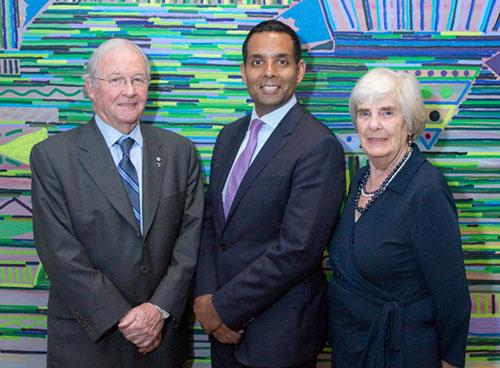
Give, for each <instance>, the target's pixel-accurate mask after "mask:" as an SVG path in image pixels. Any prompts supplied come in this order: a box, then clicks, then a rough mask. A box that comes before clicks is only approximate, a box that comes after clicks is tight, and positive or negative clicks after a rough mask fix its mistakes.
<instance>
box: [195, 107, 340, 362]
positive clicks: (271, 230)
mask: <svg viewBox="0 0 500 368" xmlns="http://www.w3.org/2000/svg"><path fill="white" fill-rule="evenodd" d="M249 120H250V118H249V116H246V117H244V118H242V119H240V120H238V121H236V122H234V123H232V124H230V125H228V126H226V127H225V128H224V129H223V130H222V131H221V133H220V135H219V137H218V138H217V142H216V145H215V148H214V155H213V158H212V164H211V178H210V186H209V189H208V193H207V198H206V206H207V207H206V211H205V220H204V227H203V232H202V243H201V250H200V256H199V264H198V270H197V287H196V294H197V295H203V294H207V293H210V294H213V295H214V296H213V302H214V306H215V308H216V310H217V312H218V313H219V315H220V316H221V318H222V320H223V321H224V323H225V324H226V325H228V326H229V327H231V328H233V329H235V330H241V329H243V330H244V335H243V338H242V340H241V342H240V343H239V344H238V346H237V348H236V357H237V358H238V360H239V361H240V362H241V363H243V364H245V365H250V366H260V367H271V366H291V365H298V364H301V363H304V362H307V361H311V360H314V359H315V357H316V355H317V353H318V352H319V351H320V350H321V349H322V347H323V345H324V342H325V338H326V334H327V331H326V329H327V323H326V318H327V312H326V304H325V279H324V274H323V270H322V257H323V252H324V249H325V245H326V244H327V243H328V240H329V238H330V235H331V233H332V230H333V228H334V225H335V223H336V219H337V215H338V211H339V207H340V204H341V201H342V198H343V196H344V192H345V176H344V173H345V164H344V162H345V161H344V152H343V149H342V146H341V145H340V143H339V142H338V140H337V139H336V138H335V137H334V136H333V135H332V133H331V132H330V131H329V130H328V129H327V128H326V127H325V126H324V125H322V124H321V123H320V122H319V121H317V120H316V119H314V118H313V117H312V116H311V115H310V114H308V113H307V112H305V111H304V110H303V109H302V107H301V106H300V105H299V104H296V105H295V106H294V107H293V108H292V109H291V110H290V111H289V112H288V114H287V115H286V116H285V117H284V118H283V120H282V121H281V122H280V123H279V125H278V126H277V128H276V129H275V130H274V132H273V133H272V135H271V136H270V137H269V139H268V140H267V142H266V143H265V145H264V146H263V147H262V149H261V151H260V152H259V153H258V155H257V156H256V158H255V160H254V161H253V163H252V165H251V166H250V168H249V170H248V172H247V173H246V175H245V177H244V178H243V181H242V183H241V185H240V187H239V189H238V192H237V194H236V197H235V199H234V201H233V204H232V207H231V210H230V212H229V215H228V218H227V219H226V220H225V219H224V214H223V201H222V189H223V187H224V183H225V181H226V178H227V175H228V173H229V171H230V168H231V166H232V163H233V161H234V159H235V157H236V154H237V151H238V148H239V147H240V145H241V142H242V141H243V138H244V136H245V132H246V130H247V129H248V124H249Z"/></svg>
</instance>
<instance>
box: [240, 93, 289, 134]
mask: <svg viewBox="0 0 500 368" xmlns="http://www.w3.org/2000/svg"><path fill="white" fill-rule="evenodd" d="M296 103H297V97H295V95H293V96H292V97H291V98H290V99H289V100H288V102H287V103H286V104H284V105H283V106H281V107H279V108H277V109H276V110H273V111H271V112H270V113H268V114H266V115H264V116H260V117H259V116H257V112H256V111H255V107H254V108H253V110H252V116H251V119H250V121H253V120H254V119H257V118H259V119H261V120H262V121H264V123H266V124H267V125H269V126H270V127H271V128H273V129H275V128H276V127H277V126H278V124H279V123H280V121H281V120H283V118H284V117H285V115H286V114H287V113H288V111H290V109H291V108H292V107H293V106H294V105H295V104H296Z"/></svg>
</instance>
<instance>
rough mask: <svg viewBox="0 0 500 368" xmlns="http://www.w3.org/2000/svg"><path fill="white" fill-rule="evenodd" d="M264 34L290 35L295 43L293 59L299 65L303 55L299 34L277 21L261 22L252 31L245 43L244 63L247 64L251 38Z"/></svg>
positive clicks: (243, 49) (243, 48) (243, 51)
mask: <svg viewBox="0 0 500 368" xmlns="http://www.w3.org/2000/svg"><path fill="white" fill-rule="evenodd" d="M262 32H278V33H286V34H287V35H289V36H290V37H291V38H292V41H293V58H294V60H295V63H297V64H298V63H299V61H300V59H301V54H302V45H301V43H300V40H299V37H298V36H297V33H295V31H294V30H293V29H292V28H291V27H290V26H288V25H286V24H285V23H282V22H280V21H277V20H275V19H272V20H266V21H264V22H260V23H259V24H257V25H256V26H255V27H253V28H252V29H251V30H250V32H249V33H248V35H247V37H246V38H245V42H243V47H242V53H243V63H246V62H247V56H248V50H247V48H248V41H250V38H252V36H253V35H254V34H256V33H262Z"/></svg>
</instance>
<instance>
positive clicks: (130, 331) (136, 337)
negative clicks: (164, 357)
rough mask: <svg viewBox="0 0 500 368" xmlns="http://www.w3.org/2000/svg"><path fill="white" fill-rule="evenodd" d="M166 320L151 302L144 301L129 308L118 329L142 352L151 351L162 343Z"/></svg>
mask: <svg viewBox="0 0 500 368" xmlns="http://www.w3.org/2000/svg"><path fill="white" fill-rule="evenodd" d="M164 324H165V320H164V318H163V317H162V315H161V314H160V311H159V310H158V309H157V308H156V307H155V306H154V305H153V304H151V303H143V304H141V305H138V306H137V307H134V308H132V309H131V310H129V311H128V312H127V313H126V314H125V315H124V316H123V317H122V318H121V319H120V322H119V323H118V329H119V330H120V332H121V333H122V335H123V337H125V338H126V339H127V340H128V341H130V342H131V343H132V344H134V345H135V346H137V347H138V348H139V352H140V353H144V354H146V353H149V352H151V351H153V350H155V349H156V348H157V347H158V346H160V343H161V337H162V335H161V332H162V329H163V325H164Z"/></svg>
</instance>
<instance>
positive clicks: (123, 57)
mask: <svg viewBox="0 0 500 368" xmlns="http://www.w3.org/2000/svg"><path fill="white" fill-rule="evenodd" d="M96 77H97V78H99V79H94V80H90V81H89V80H88V81H87V82H86V84H85V87H86V89H87V94H88V96H89V98H90V99H91V100H92V103H93V105H94V110H95V112H96V114H97V115H99V117H100V118H101V119H103V120H104V121H105V122H106V123H108V124H109V125H111V126H112V127H114V128H116V129H118V130H119V131H121V132H122V133H125V134H127V133H129V132H130V131H131V130H132V129H134V127H135V125H136V124H137V123H138V122H139V119H140V117H141V114H142V112H143V111H144V107H145V106H146V101H147V98H148V83H147V66H146V63H145V61H144V59H143V57H142V55H141V54H140V53H139V51H137V50H136V49H135V48H134V47H132V46H122V47H116V48H115V49H112V50H111V51H109V52H108V53H106V54H104V55H103V56H102V58H101V60H100V61H99V65H98V69H97V76H96ZM120 81H123V82H124V83H121V82H120ZM141 81H146V83H141Z"/></svg>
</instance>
